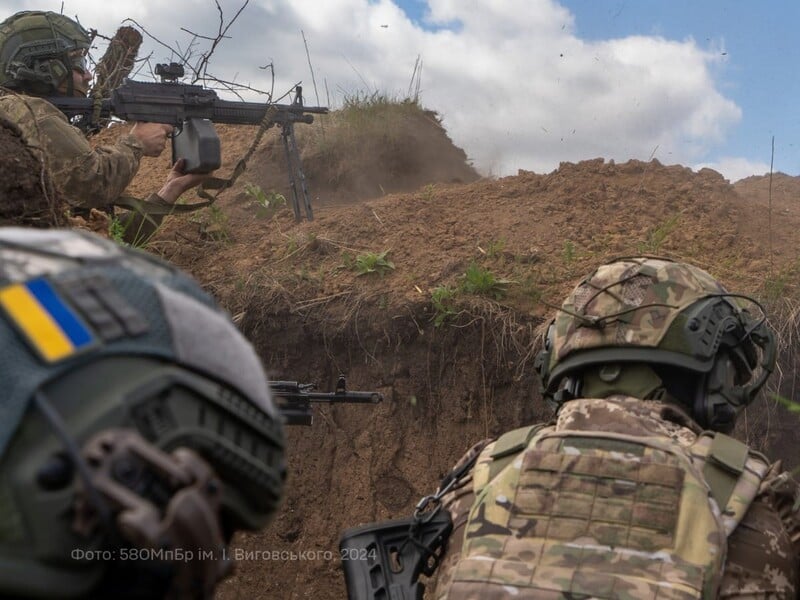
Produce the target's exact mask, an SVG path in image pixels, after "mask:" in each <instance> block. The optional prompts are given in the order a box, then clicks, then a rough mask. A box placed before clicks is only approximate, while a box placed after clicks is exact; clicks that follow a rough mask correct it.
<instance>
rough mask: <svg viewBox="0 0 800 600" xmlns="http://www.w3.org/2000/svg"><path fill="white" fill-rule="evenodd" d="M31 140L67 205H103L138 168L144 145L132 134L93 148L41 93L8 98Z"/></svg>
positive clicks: (124, 185)
mask: <svg viewBox="0 0 800 600" xmlns="http://www.w3.org/2000/svg"><path fill="white" fill-rule="evenodd" d="M5 104H6V108H8V107H9V106H11V107H12V108H11V110H12V111H13V117H14V120H15V122H16V123H17V124H18V126H19V127H20V128H21V129H22V130H23V131H24V132H25V135H26V138H27V139H28V140H29V143H35V140H38V145H39V146H40V147H41V148H42V150H43V151H44V153H45V154H46V156H47V163H48V167H49V170H50V175H51V178H52V180H53V183H54V184H55V186H56V189H57V190H58V192H59V193H60V194H61V196H62V198H63V199H64V200H66V202H67V203H68V204H70V205H71V206H78V207H81V208H87V209H88V208H102V207H104V206H107V205H109V204H111V203H112V202H113V201H114V200H115V199H116V198H117V197H119V196H120V194H122V192H123V191H124V190H125V188H126V187H127V186H128V184H129V183H130V182H131V180H132V179H133V176H134V175H135V174H136V171H137V170H138V168H139V160H140V159H141V157H142V145H141V143H140V142H139V141H138V140H137V139H136V138H135V137H134V136H132V135H125V136H122V137H121V138H120V139H119V140H118V141H117V142H116V144H114V145H113V146H100V147H97V148H92V146H91V144H89V142H88V141H87V140H86V138H85V137H84V135H83V133H82V132H81V131H80V130H79V129H77V128H76V127H73V126H72V125H70V124H69V121H67V119H66V117H65V116H64V115H63V114H62V113H61V111H59V110H58V109H57V108H56V107H54V106H53V105H52V104H50V103H49V102H47V101H46V100H43V99H41V98H30V97H23V96H16V97H15V98H13V99H8V98H7V99H6V102H5Z"/></svg>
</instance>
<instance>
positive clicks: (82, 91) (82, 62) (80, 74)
mask: <svg viewBox="0 0 800 600" xmlns="http://www.w3.org/2000/svg"><path fill="white" fill-rule="evenodd" d="M70 58H71V59H72V65H71V66H72V95H73V96H77V97H80V98H85V97H86V94H87V93H88V92H89V84H90V83H91V82H92V72H91V71H90V70H89V65H88V63H87V61H86V53H85V51H83V50H76V51H75V52H73V53H71V54H70ZM58 91H59V92H61V93H62V94H66V93H67V82H66V81H64V82H63V83H62V84H61V85H60V86H59V88H58Z"/></svg>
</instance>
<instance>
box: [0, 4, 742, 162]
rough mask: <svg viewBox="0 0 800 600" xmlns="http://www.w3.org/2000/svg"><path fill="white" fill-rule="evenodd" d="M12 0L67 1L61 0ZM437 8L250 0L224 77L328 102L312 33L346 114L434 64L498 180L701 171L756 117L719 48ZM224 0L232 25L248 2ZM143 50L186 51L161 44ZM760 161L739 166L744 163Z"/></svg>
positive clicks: (188, 10)
mask: <svg viewBox="0 0 800 600" xmlns="http://www.w3.org/2000/svg"><path fill="white" fill-rule="evenodd" d="M6 4H8V2H7V3H6ZM10 4H11V6H12V7H13V8H12V9H11V10H16V9H21V8H40V9H48V10H55V11H59V10H60V9H61V0H55V1H51V0H46V1H43V2H37V3H35V6H34V2H33V1H32V0H11V2H10ZM428 4H429V12H428V14H427V21H426V22H427V23H428V24H430V25H436V26H437V27H438V28H437V27H433V29H422V28H420V27H419V26H418V25H416V24H414V23H412V22H411V21H410V20H409V19H408V18H407V17H406V16H405V14H404V13H403V12H402V11H401V10H400V9H399V8H398V6H397V5H395V4H394V3H393V2H392V1H391V0H326V1H325V2H320V1H319V0H291V1H289V0H251V1H250V3H249V5H248V6H247V7H246V8H245V10H244V12H243V14H242V16H241V17H240V18H239V20H238V21H237V22H236V23H235V24H234V26H233V27H231V29H230V32H229V34H230V36H231V39H229V40H225V41H224V42H223V43H222V44H221V45H220V47H219V48H218V49H217V51H216V52H215V55H214V57H213V61H212V63H211V72H213V73H214V74H215V75H217V76H218V77H221V78H225V79H229V80H230V79H236V80H237V81H240V82H243V83H247V84H249V85H252V86H254V87H257V88H259V89H269V87H270V80H269V78H268V72H267V71H264V70H260V69H259V68H258V67H259V66H263V65H266V64H267V63H270V62H272V63H273V65H274V67H275V72H276V82H275V90H276V91H277V92H281V93H282V92H284V91H286V90H287V89H289V87H290V86H291V85H292V84H293V83H295V82H296V81H299V80H304V85H305V93H306V99H307V102H316V94H315V92H314V90H313V89H312V81H311V74H310V71H309V66H308V59H307V56H306V49H305V45H304V42H303V37H302V36H301V33H300V32H301V30H302V31H303V32H304V34H305V36H306V40H307V43H308V48H309V52H310V58H311V62H312V65H313V68H314V75H315V79H316V83H317V93H318V94H319V96H320V102H322V103H327V102H331V103H332V104H333V106H334V107H335V106H336V105H337V104H340V103H341V101H342V98H343V96H344V95H346V94H353V93H359V92H360V93H367V94H369V93H372V92H376V91H377V92H381V93H386V94H388V95H390V96H395V95H401V96H402V95H404V94H405V93H406V92H407V90H408V89H409V84H410V80H411V75H412V70H413V68H414V64H415V61H416V59H417V57H420V58H421V59H422V61H423V70H422V78H421V99H422V103H423V104H424V105H425V106H426V107H427V108H431V109H433V110H436V111H437V112H439V113H440V114H441V115H442V117H443V122H444V126H445V127H446V129H447V131H448V134H449V135H450V137H451V138H452V139H453V140H454V142H455V143H456V144H457V145H459V146H460V147H462V148H463V149H464V150H465V151H466V152H467V154H468V156H469V157H470V158H471V159H473V161H474V163H475V166H476V167H478V168H479V169H480V170H482V171H483V172H489V171H491V172H492V173H493V174H495V175H503V174H513V173H516V170H517V169H519V168H523V169H527V170H534V171H537V172H547V171H550V170H552V169H553V168H555V167H556V166H557V165H558V163H559V162H561V161H565V160H566V161H577V160H582V159H587V158H595V157H604V158H608V159H611V158H613V159H615V160H617V161H624V160H627V159H629V158H638V159H641V160H647V159H648V158H649V157H650V156H655V157H656V158H658V159H659V160H661V161H662V162H665V163H667V164H674V163H680V164H696V163H699V162H701V161H704V160H705V161H708V160H709V152H711V151H712V150H714V149H715V148H716V147H718V146H719V145H720V144H722V143H723V142H724V140H725V135H726V132H728V131H730V129H731V128H732V127H734V126H735V125H736V124H737V123H738V122H739V121H740V120H741V118H742V113H741V110H740V109H739V107H737V106H736V105H735V103H734V102H732V101H731V100H730V99H728V98H726V97H725V96H724V95H723V93H722V92H721V91H720V86H719V84H718V83H717V82H716V81H715V78H714V73H715V72H716V71H717V68H718V67H719V66H720V65H719V63H718V60H719V52H717V51H715V50H712V49H710V48H708V49H704V48H701V47H700V46H699V45H698V44H697V43H696V42H695V41H694V40H692V39H686V40H668V39H665V38H663V37H658V36H630V37H626V38H621V39H613V40H605V41H591V42H590V41H585V40H582V39H580V38H578V37H576V34H575V27H574V17H573V16H572V15H571V14H570V13H569V11H568V10H566V9H565V8H564V7H562V6H560V5H559V4H558V3H557V2H556V1H555V0H429V2H428ZM220 5H221V7H222V9H223V11H224V14H225V16H226V17H227V18H230V17H232V16H233V14H234V13H235V11H236V10H237V9H238V8H239V7H240V6H241V5H242V0H235V1H234V0H220ZM99 8H102V10H98V9H99ZM64 12H65V14H68V15H75V14H77V15H79V17H80V19H81V21H82V22H83V23H84V25H87V26H92V27H95V28H97V29H98V30H100V31H101V32H102V33H104V34H106V35H111V34H113V32H114V31H115V30H116V28H117V26H119V24H120V22H121V20H122V18H124V17H132V18H134V19H136V21H137V22H138V23H140V24H141V25H142V26H144V27H146V28H147V29H148V30H149V31H150V32H151V33H152V34H153V35H155V36H157V37H159V38H160V39H162V40H164V41H166V42H168V43H170V44H172V45H178V44H180V47H181V48H184V49H185V48H186V47H187V44H188V39H189V38H188V36H187V35H186V34H184V33H182V32H181V31H180V28H181V27H183V28H186V29H189V30H191V31H194V32H196V33H200V34H204V35H210V36H213V35H214V34H215V32H216V30H217V27H218V21H219V16H218V12H217V10H216V7H215V6H214V3H213V2H212V1H211V0H181V1H180V2H175V3H169V2H163V1H160V0H139V1H137V2H134V1H133V0H115V1H114V2H104V3H102V5H101V4H100V3H99V2H98V1H96V0H94V1H93V0H65V3H64ZM200 47H201V48H203V47H207V45H206V46H203V45H202V44H201V46H200ZM144 52H154V59H155V60H157V61H161V62H163V61H164V60H169V59H170V58H173V59H174V57H170V56H169V52H168V51H167V50H165V49H164V48H163V47H159V46H157V45H155V44H153V43H152V42H150V41H149V40H148V41H147V42H146V46H145V49H144ZM99 53H100V51H98V56H99ZM248 99H253V98H251V97H248ZM734 160H736V159H730V160H727V159H726V162H725V164H726V165H734V163H733V162H732V161H734ZM722 163H723V161H720V164H722ZM747 165H748V163H747V162H746V161H744V160H743V159H741V160H740V162H739V167H736V168H737V169H738V168H741V169H744V168H746V167H747ZM753 166H754V167H756V166H758V164H753ZM726 168H731V169H733V168H734V167H733V166H726ZM736 172H737V173H738V172H739V171H736ZM726 176H727V175H726Z"/></svg>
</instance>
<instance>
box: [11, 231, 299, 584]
mask: <svg viewBox="0 0 800 600" xmlns="http://www.w3.org/2000/svg"><path fill="white" fill-rule="evenodd" d="M0 383H2V389H3V394H4V396H3V404H2V418H1V419H0V595H3V596H4V597H10V596H11V597H19V596H22V597H48V598H56V597H58V598H62V597H63V598H73V597H87V596H92V597H121V595H120V593H121V592H122V591H124V592H125V594H124V596H125V597H131V596H136V595H137V594H136V593H132V592H138V593H139V595H141V596H142V597H158V596H160V595H163V592H164V591H165V590H166V589H169V590H172V591H174V590H175V585H183V586H184V587H186V586H189V587H192V586H194V588H198V586H201V588H200V589H204V590H206V591H208V590H209V589H213V585H214V584H215V583H216V582H217V581H218V580H219V579H220V578H221V577H222V576H223V575H224V574H225V572H226V571H225V568H224V567H225V565H224V562H225V560H224V558H225V557H224V556H221V554H220V549H221V548H222V547H224V544H225V543H226V540H227V539H229V537H230V535H231V534H232V532H233V531H234V530H236V529H238V528H250V529H255V528H260V527H262V526H263V525H265V524H266V522H267V521H268V519H269V518H270V516H271V515H272V514H273V513H274V512H275V510H276V507H277V505H278V503H279V500H280V497H281V493H282V488H283V482H284V477H285V457H284V439H283V431H282V425H281V419H280V416H279V415H278V413H277V412H276V408H275V406H274V405H273V403H272V400H271V398H270V395H269V388H268V384H267V381H266V377H265V375H264V371H263V369H262V367H261V364H260V362H259V359H258V357H257V356H256V354H255V352H254V350H253V348H252V346H251V345H250V344H249V343H248V342H247V341H246V340H245V338H244V337H243V336H242V335H241V334H240V333H239V332H238V330H237V329H236V328H235V326H234V325H233V324H232V323H231V321H230V319H229V318H228V316H227V314H226V313H224V312H223V311H222V310H220V309H219V308H217V306H216V304H215V303H214V301H213V300H212V299H211V298H210V297H209V296H208V295H207V294H206V293H205V292H203V291H202V289H201V288H200V287H199V286H198V285H197V284H196V283H195V282H194V281H193V280H191V279H190V278H189V277H187V276H185V275H183V274H182V273H181V272H180V271H178V270H177V269H175V268H173V267H171V266H169V265H168V264H166V263H164V262H162V261H160V260H158V259H156V258H155V257H152V256H150V255H148V254H146V253H144V252H139V251H135V250H130V249H126V248H123V247H121V246H118V245H117V244H115V243H113V242H111V241H109V240H106V239H103V238H100V237H97V236H94V235H93V234H89V233H88V232H78V231H67V230H36V229H21V228H0ZM124 548H128V549H131V548H134V549H138V550H139V551H140V553H139V554H128V555H127V557H128V558H131V557H133V558H139V559H141V558H145V559H147V560H126V556H123V555H122V554H120V552H121V550H122V549H124ZM142 550H149V551H150V552H151V554H143V553H141V551H142ZM201 551H202V552H205V553H206V554H205V555H204V556H203V557H202V558H203V560H200V558H201V557H199V556H198V553H200V552H201ZM176 553H177V554H176ZM120 588H125V589H124V590H123V589H120ZM98 590H100V591H98ZM179 595H180V594H179Z"/></svg>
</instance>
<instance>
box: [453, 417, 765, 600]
mask: <svg viewBox="0 0 800 600" xmlns="http://www.w3.org/2000/svg"><path fill="white" fill-rule="evenodd" d="M767 471H768V463H767V461H766V459H764V458H763V457H762V456H760V455H758V454H757V453H754V452H751V451H750V450H749V449H748V448H747V447H746V446H745V445H744V444H742V443H740V442H738V441H736V440H734V439H733V438H730V437H728V436H725V435H722V434H719V433H717V434H714V433H704V434H702V435H701V436H699V437H698V438H697V439H696V441H695V442H694V444H692V445H690V446H686V445H683V444H680V443H678V441H677V440H676V439H670V437H668V436H666V435H663V436H660V435H653V436H649V437H639V436H632V435H627V434H624V433H606V432H598V431H582V430H560V431H557V430H556V428H555V427H552V426H548V427H543V426H537V427H528V428H523V429H519V430H515V431H512V432H510V433H507V434H505V435H503V436H502V437H500V438H499V439H498V440H497V441H496V442H495V443H493V444H490V445H489V446H487V447H486V449H484V451H483V452H482V454H481V456H480V457H479V459H478V461H477V463H476V466H475V469H474V471H473V485H474V490H475V501H474V503H473V506H472V509H471V511H470V514H469V520H468V522H467V526H466V529H465V539H464V546H463V549H462V554H461V558H460V560H459V562H458V564H457V566H456V568H455V573H454V578H453V583H452V586H451V587H450V589H449V595H448V596H447V597H448V598H459V599H462V598H481V599H492V598H514V599H519V600H522V599H532V598H536V599H549V598H554V599H555V598H559V599H562V598H588V597H591V598H609V599H610V598H614V599H617V598H635V599H637V600H639V599H654V600H655V599H656V598H657V599H658V600H667V599H681V600H682V599H689V598H705V599H710V598H715V597H716V594H717V590H718V588H719V584H720V580H721V576H722V571H723V568H722V567H723V565H724V563H725V556H726V550H727V537H728V535H730V534H731V532H732V531H733V530H734V529H735V528H736V526H737V525H738V524H739V522H740V521H741V520H742V518H743V517H744V514H745V512H746V511H747V508H748V507H749V506H750V504H751V503H752V501H753V499H754V498H755V496H756V494H757V492H758V489H759V485H760V483H761V481H762V480H763V478H764V476H765V475H766V473H767Z"/></svg>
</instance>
